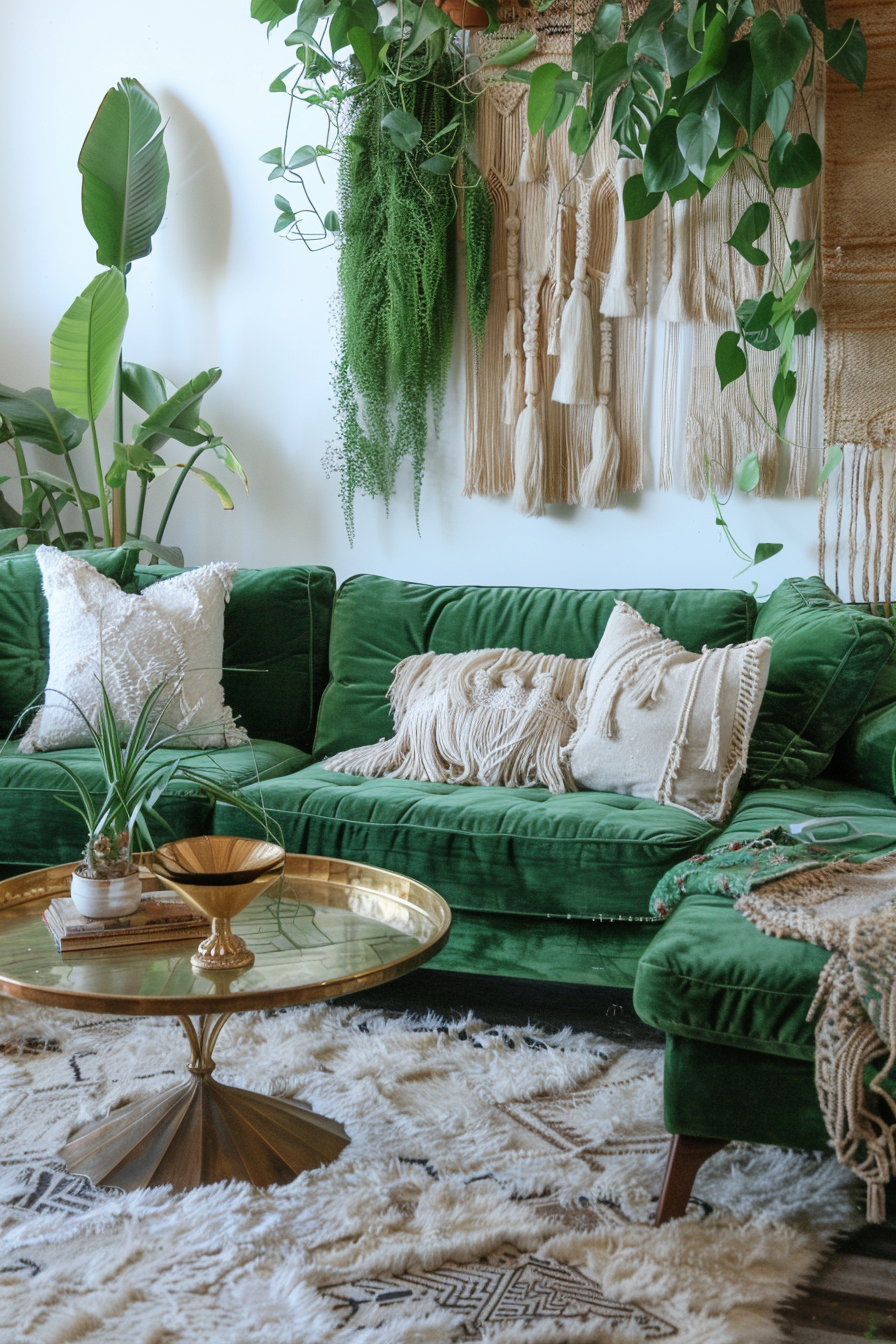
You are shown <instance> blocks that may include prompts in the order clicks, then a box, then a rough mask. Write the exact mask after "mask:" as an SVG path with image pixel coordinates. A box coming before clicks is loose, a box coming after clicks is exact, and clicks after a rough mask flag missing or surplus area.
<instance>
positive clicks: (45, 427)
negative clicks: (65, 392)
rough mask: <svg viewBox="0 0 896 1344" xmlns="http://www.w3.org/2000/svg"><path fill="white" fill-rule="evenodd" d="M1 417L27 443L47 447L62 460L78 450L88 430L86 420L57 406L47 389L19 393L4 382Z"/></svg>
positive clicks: (1, 387)
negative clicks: (63, 455)
mask: <svg viewBox="0 0 896 1344" xmlns="http://www.w3.org/2000/svg"><path fill="white" fill-rule="evenodd" d="M0 415H2V416H4V417H5V418H6V419H7V420H8V421H9V422H10V424H11V425H12V427H13V429H14V430H15V432H16V434H17V435H18V437H19V438H20V439H22V440H24V442H25V443H33V444H35V445H36V446H37V447H38V448H46V450H47V452H49V453H55V454H56V455H57V456H58V457H61V456H62V454H63V453H65V452H71V451H72V449H73V448H77V446H78V444H79V443H80V442H81V440H82V438H83V437H84V431H85V430H86V428H87V421H86V420H82V419H79V418H78V417H77V416H74V415H72V414H71V412H69V411H66V410H64V409H63V408H62V407H61V406H57V405H56V403H55V402H54V400H53V398H52V396H51V395H50V393H49V392H48V391H47V389H46V388H45V387H32V388H30V389H29V390H28V391H27V392H17V391H16V389H15V388H14V387H7V386H6V385H5V384H4V383H0Z"/></svg>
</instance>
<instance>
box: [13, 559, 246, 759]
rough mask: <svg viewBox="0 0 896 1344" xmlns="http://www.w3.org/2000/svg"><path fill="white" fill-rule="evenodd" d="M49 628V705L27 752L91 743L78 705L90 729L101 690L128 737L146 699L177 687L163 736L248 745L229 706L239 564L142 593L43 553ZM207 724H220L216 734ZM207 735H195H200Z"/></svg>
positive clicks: (209, 568) (26, 740) (187, 742)
mask: <svg viewBox="0 0 896 1344" xmlns="http://www.w3.org/2000/svg"><path fill="white" fill-rule="evenodd" d="M36 554H37V559H38V562H39V564H40V568H41V573H42V574H43V587H44V593H45V594H46V598H47V608H48V615H49V622H50V668H49V676H48V679H47V689H46V691H45V693H44V703H43V706H42V707H41V708H40V709H39V710H38V712H37V714H36V716H35V718H34V720H33V722H32V723H31V726H30V727H29V729H28V731H27V733H26V734H25V736H24V737H23V739H22V742H21V744H20V746H19V750H20V751H24V752H33V751H54V750H58V749H61V748H63V747H82V746H89V745H90V737H89V735H88V733H87V730H86V727H85V725H84V722H83V720H82V719H81V718H80V716H79V715H78V714H77V713H76V712H75V710H74V709H73V708H72V704H71V702H72V701H74V702H75V704H76V705H78V706H79V708H80V709H81V711H82V713H83V714H84V715H85V717H86V718H88V719H89V720H90V722H91V723H94V724H95V723H96V722H97V718H98V715H99V710H100V704H101V693H100V682H99V678H100V675H102V679H103V683H104V685H105V687H106V691H107V693H108V695H109V699H110V700H111V701H112V705H113V708H114V710H115V717H116V719H117V720H118V724H119V727H120V729H121V733H122V736H123V737H124V738H126V737H127V735H128V733H129V731H130V729H131V728H132V727H133V725H134V723H135V722H136V719H137V716H138V714H139V713H140V710H141V709H142V707H143V704H144V701H145V700H146V697H147V696H148V695H149V693H150V691H152V690H153V689H154V688H155V687H156V686H158V685H159V684H160V683H162V682H165V683H167V685H168V690H166V691H165V692H164V693H163V695H162V697H161V703H164V701H165V700H167V699H168V696H169V695H172V697H173V698H172V699H171V702H170V704H169V705H168V707H167V709H166V710H165V714H164V717H163V720H162V722H163V725H164V726H163V727H162V728H160V729H159V736H162V735H166V731H165V730H166V729H167V732H169V733H171V732H177V733H179V734H180V733H182V734H184V736H183V737H182V738H181V739H180V740H179V742H178V745H183V746H191V747H200V748H205V747H224V746H227V747H232V746H236V745H238V744H239V743H242V742H247V741H248V740H249V739H248V737H247V735H246V732H245V730H244V729H242V728H238V727H237V726H236V724H235V723H234V721H233V714H232V713H231V711H230V709H229V708H228V706H227V705H225V703H224V689H223V687H222V685H221V671H222V662H223V657H224V605H225V603H226V602H227V600H228V598H229V596H230V589H231V587H232V586H233V576H234V574H235V573H236V572H237V568H238V566H236V565H226V564H216V565H204V566H202V568H201V569H192V570H188V571H187V572H186V573H184V574H178V575H176V576H175V577H174V578H173V579H161V580H160V581H159V582H158V583H154V584H152V585H151V586H150V587H149V588H147V589H145V590H144V591H143V592H142V593H124V592H122V590H121V589H120V588H119V586H118V584H117V583H113V581H112V580H111V579H107V578H106V577H105V576H104V575H102V574H100V573H99V572H98V571H97V570H96V569H94V567H93V565H89V564H88V563H87V561H86V560H77V559H75V558H74V557H73V556H70V555H66V554H65V553H64V552H62V551H57V550H56V549H55V547H53V546H40V547H38V549H37V552H36ZM208 725H214V727H211V728H210V727H209V726H208ZM192 727H196V728H200V727H201V728H203V729H204V730H205V731H203V732H198V733H196V732H192V733H191V731H190V730H191V728H192Z"/></svg>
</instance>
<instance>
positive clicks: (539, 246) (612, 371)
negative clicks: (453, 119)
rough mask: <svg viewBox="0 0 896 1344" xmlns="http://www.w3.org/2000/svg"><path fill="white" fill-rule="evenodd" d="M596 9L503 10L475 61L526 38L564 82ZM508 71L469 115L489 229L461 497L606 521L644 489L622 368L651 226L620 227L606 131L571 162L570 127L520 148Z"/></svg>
mask: <svg viewBox="0 0 896 1344" xmlns="http://www.w3.org/2000/svg"><path fill="white" fill-rule="evenodd" d="M596 9H597V5H596V4H595V3H594V0H579V3H578V4H576V6H575V18H574V19H573V7H572V5H570V4H564V3H562V0H560V3H557V4H555V5H553V6H552V7H551V9H550V10H549V11H547V12H546V13H544V14H537V13H534V12H533V11H531V10H527V11H526V15H525V18H521V17H520V16H519V15H518V14H517V13H516V12H509V13H508V12H507V11H503V12H502V15H503V17H505V19H506V21H505V22H504V23H503V24H502V25H501V27H500V28H499V29H498V31H497V32H495V33H494V34H489V35H487V36H483V37H481V38H480V39H479V55H480V57H481V59H482V61H483V63H484V64H486V65H487V61H488V57H489V54H490V52H493V51H495V50H497V48H498V47H499V46H500V44H502V43H504V42H505V41H506V39H507V38H508V37H513V36H515V35H516V34H517V33H518V32H520V31H521V30H522V29H523V28H529V29H530V30H531V29H532V28H534V29H535V30H536V31H537V33H538V51H537V54H536V55H535V56H533V57H532V58H530V60H528V61H526V62H524V63H523V67H522V68H524V69H528V70H532V69H534V68H535V67H536V66H537V65H538V64H540V63H542V62H544V61H548V60H550V61H555V62H556V63H557V64H559V65H564V66H565V67H566V68H569V65H570V60H571V49H572V45H573V41H574V39H575V37H580V36H582V34H583V33H585V32H588V31H589V29H590V28H591V25H592V23H593V21H594V14H595V11H596ZM502 73H503V72H502V71H500V70H498V69H495V70H494V77H493V78H490V77H489V76H490V72H489V71H488V69H485V70H484V71H483V74H482V78H483V84H484V89H483V93H482V96H481V98H480V100H479V104H478V108H477V135H476V148H477V159H478V163H479V168H480V171H481V172H482V174H483V176H484V178H485V180H486V182H487V184H488V188H489V192H490V194H491V197H492V203H493V206H494V215H495V225H494V234H493V239H492V302H491V307H490V310H489V318H488V323H487V325H486V330H485V339H484V342H483V344H482V348H481V350H477V349H476V348H475V347H474V345H473V342H472V341H471V342H469V345H468V351H467V356H468V359H467V369H468V376H467V432H466V481H465V493H466V494H468V495H476V494H478V495H505V494H511V495H512V496H513V503H514V507H515V508H517V509H518V510H519V511H520V512H522V513H526V514H536V515H537V514H541V513H543V512H544V508H545V505H546V504H548V503H552V502H560V503H565V504H584V505H588V506H592V507H595V506H596V507H599V508H608V507H611V506H612V505H614V504H615V503H616V499H617V496H618V494H619V491H620V490H640V489H641V488H642V484H643V429H642V407H643V396H644V380H643V377H639V378H620V377H618V375H617V370H618V369H620V368H628V369H635V368H636V369H639V370H643V369H644V365H645V359H646V344H645V342H646V298H647V241H646V237H647V228H646V226H645V225H643V224H635V225H629V226H628V227H621V228H618V227H617V221H618V218H619V215H620V213H621V205H620V200H621V188H622V181H623V180H624V175H625V174H626V173H627V172H628V171H630V165H629V163H628V162H627V161H625V160H622V161H621V162H618V163H617V158H616V148H615V146H614V144H613V142H612V140H611V138H610V129H609V117H607V118H606V119H605V124H604V129H603V131H602V134H601V135H600V137H599V138H598V140H597V141H596V142H595V144H594V145H593V147H592V149H591V151H590V153H589V154H588V155H587V157H586V158H585V159H584V160H579V159H576V158H575V157H574V156H573V155H572V154H571V153H570V150H569V146H568V142H567V136H566V129H565V127H563V128H561V130H558V131H557V132H556V133H555V134H554V135H552V136H551V137H550V138H549V139H548V140H547V141H545V139H544V136H543V135H542V133H539V135H538V136H537V137H535V138H534V139H533V138H532V137H531V136H530V134H529V130H528V127H527V124H526V95H527V92H528V90H527V87H526V85H524V84H517V83H510V82H504V81H503V80H502V79H501V75H502ZM631 166H633V165H631ZM617 244H618V245H617Z"/></svg>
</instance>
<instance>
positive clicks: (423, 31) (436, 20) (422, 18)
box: [331, 0, 448, 56]
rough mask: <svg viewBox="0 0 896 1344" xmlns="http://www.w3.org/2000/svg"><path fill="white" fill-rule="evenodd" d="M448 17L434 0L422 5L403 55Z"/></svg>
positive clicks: (421, 41)
mask: <svg viewBox="0 0 896 1344" xmlns="http://www.w3.org/2000/svg"><path fill="white" fill-rule="evenodd" d="M374 8H375V6H374ZM337 12H338V11H337ZM377 17H378V16H377ZM447 17H448V16H447V15H446V14H444V13H443V12H442V10H441V9H437V8H436V6H435V5H434V4H432V0H430V3H429V4H424V5H421V6H420V8H419V9H418V10H417V13H416V15H415V16H414V22H413V24H412V25H411V31H410V32H409V33H408V36H407V38H406V39H405V44H404V47H403V49H402V50H403V55H404V56H410V55H411V54H412V53H413V52H415V51H416V50H417V48H418V47H420V46H422V45H423V43H424V42H425V41H426V39H427V38H428V37H432V35H433V33H436V32H438V31H439V29H440V28H442V27H443V26H444V23H445V20H446V19H447ZM331 26H332V25H331Z"/></svg>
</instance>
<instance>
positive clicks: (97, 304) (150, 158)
mask: <svg viewBox="0 0 896 1344" xmlns="http://www.w3.org/2000/svg"><path fill="white" fill-rule="evenodd" d="M78 169H79V171H80V173H81V179H82V181H81V212H82V215H83V218H84V223H85V224H86V226H87V228H88V230H89V232H90V234H91V236H92V237H93V239H94V241H95V242H96V245H97V252H96V257H97V261H98V262H99V264H100V265H101V266H102V267H104V268H105V269H104V270H102V271H101V272H100V273H99V275H96V276H95V277H94V278H93V279H92V280H91V282H90V284H89V285H88V286H87V288H86V289H85V290H84V291H83V293H81V294H79V295H78V297H77V298H76V299H75V300H74V302H73V303H72V304H71V305H70V307H69V308H68V309H67V311H66V312H65V313H64V314H63V316H62V318H61V320H60V322H59V324H58V326H57V327H56V330H55V331H54V332H53V335H52V337H51V338H50V359H51V364H50V378H49V382H50V386H49V389H47V388H42V387H35V388H31V389H30V390H28V391H26V392H20V391H17V390H16V389H15V388H12V387H7V386H5V385H4V384H2V383H0V444H3V443H6V444H8V445H9V446H10V448H11V450H12V454H13V457H14V463H15V471H14V473H12V472H11V473H10V474H9V475H7V476H2V477H0V551H8V550H12V549H20V548H21V547H22V546H23V545H24V546H26V547H27V546H35V545H40V544H50V545H56V546H59V547H60V548H61V549H63V550H71V549H74V548H78V549H81V548H88V549H90V548H93V547H95V546H109V545H127V546H131V547H133V548H135V549H139V550H145V551H147V552H148V553H149V554H150V555H151V556H153V557H154V558H159V559H166V560H171V561H173V562H175V563H177V562H178V561H180V560H181V559H182V557H181V555H180V552H179V551H177V550H176V549H175V548H172V547H166V546H164V545H163V544H162V542H163V537H164V534H165V529H166V527H167V526H168V522H169V519H170V516H171V510H172V508H173V506H174V503H175V501H176V500H177V497H178V495H179V494H180V491H181V489H182V487H183V485H184V484H185V482H186V480H187V479H188V477H190V476H191V475H192V476H195V477H196V478H197V479H198V480H200V481H202V482H203V484H205V485H207V486H209V487H210V488H211V489H212V490H213V491H214V492H215V494H216V495H217V496H218V498H219V500H220V501H221V503H222V505H223V507H224V508H225V509H232V508H233V500H232V499H231V497H230V494H229V493H228V491H227V489H226V488H225V486H224V485H223V484H222V483H221V481H219V480H218V478H217V477H216V476H214V475H213V474H212V473H211V472H210V471H206V470H205V469H204V468H201V467H198V466H197V465H196V463H197V462H198V460H199V458H200V457H201V456H202V455H203V454H204V453H209V452H210V453H213V454H214V455H215V456H216V457H217V458H218V459H219V460H220V461H221V462H222V463H223V465H224V466H225V467H226V469H227V470H228V471H230V472H232V473H233V474H234V475H236V476H237V477H238V478H239V480H240V481H241V483H242V485H243V487H244V488H245V489H246V491H247V492H248V482H247V480H246V474H245V472H244V471H243V468H242V466H241V465H240V463H239V462H238V460H237V458H236V457H235V455H234V454H233V452H232V451H231V450H230V448H228V447H227V445H226V444H225V443H224V441H223V439H222V438H221V437H220V435H217V434H215V432H214V430H213V429H212V427H211V425H210V424H209V423H208V421H207V420H204V419H203V418H202V415H201V409H202V399H203V397H204V395H205V393H206V392H207V391H208V390H209V389H210V388H212V387H214V385H215V383H217V382H218V380H219V378H220V377H221V370H220V369H217V368H211V369H205V370H203V371H202V372H201V373H198V374H197V375H196V376H195V377H194V378H191V379H190V381H189V382H188V383H185V384H184V385H183V386H182V387H177V386H176V385H175V384H173V383H171V382H169V381H168V379H167V378H165V377H164V376H163V375H162V374H160V373H157V372H156V371H155V370H154V369H150V368H147V367H146V366H145V365H143V364H134V363H130V362H127V361H125V360H124V358H123V356H122V344H123V341H124V335H125V330H126V327H127V320H128V298H127V275H128V272H129V271H130V269H131V266H132V265H133V263H134V262H135V261H138V260H139V259H140V258H141V257H146V256H148V255H149V253H150V252H151V251H152V239H153V236H154V234H155V232H156V230H157V229H158V227H159V225H160V223H161V222H162V218H163V216H164V213H165V203H166V199H167V194H168V178H169V172H168V156H167V154H166V152H165V144H164V127H163V126H162V118H161V113H160V112H159V107H158V104H157V102H156V100H155V99H154V98H153V97H152V95H151V94H149V93H147V91H146V89H144V88H143V86H142V85H141V84H140V83H138V81H137V80H136V79H122V80H121V81H120V82H119V84H118V85H117V86H116V87H115V88H114V89H110V90H109V91H108V93H107V94H106V96H105V98H104V99H103V101H102V103H101V104H100V107H99V110H98V112H97V114H96V117H95V118H94V121H93V125H92V126H91V127H90V130H89V131H88V133H87V138H86V139H85V141H84V144H83V145H82V147H81V153H80V155H79V157H78ZM110 398H111V400H112V412H113V428H112V441H111V443H109V444H107V445H102V444H101V442H100V432H99V429H98V420H99V417H100V414H101V412H102V411H103V410H104V408H105V407H106V406H107V405H108V403H109V400H110ZM126 401H128V402H131V403H132V404H133V405H134V406H135V407H137V409H138V410H139V411H141V412H142V413H143V417H144V418H143V419H142V420H139V421H138V422H137V423H136V424H135V425H134V426H133V430H132V432H131V436H130V440H129V441H127V440H126V438H125V433H124V408H125V402H126ZM88 434H89V446H90V449H92V461H90V462H89V464H85V462H84V460H83V459H84V457H85V456H86V455H85V453H84V451H83V450H81V452H78V451H77V450H78V449H79V448H80V445H81V443H82V440H83V439H84V438H85V435H88ZM25 444H31V445H33V446H34V447H36V448H42V449H44V450H45V451H46V452H49V453H52V454H53V455H54V456H56V457H58V458H59V459H60V471H61V472H62V473H64V474H61V475H55V474H53V473H51V472H48V471H43V470H32V469H30V467H29V464H28V460H27V458H26V456H25V450H24V445H25ZM168 444H173V445H177V446H178V447H179V448H182V449H185V450H187V451H186V452H185V453H184V454H183V456H184V458H185V460H184V461H181V462H171V461H166V459H165V457H163V456H162V455H161V450H162V449H163V448H165V446H166V445H168ZM174 451H175V452H176V453H177V449H175V450H174ZM178 455H180V454H178ZM85 471H87V472H89V473H90V478H89V479H90V486H91V489H85V487H84V485H83V484H82V476H83V475H84V472H85ZM171 472H173V473H174V475H173V476H169V473H171ZM132 475H133V476H134V477H135V478H136V483H137V493H136V504H135V505H134V509H133V514H132V515H131V514H130V512H129V502H128V488H127V487H128V481H129V478H130V477H131V476H132ZM166 476H167V477H168V478H169V481H170V489H169V491H168V496H167V499H166V501H165V504H164V507H163V510H162V514H161V520H160V523H159V526H158V528H157V529H156V531H155V534H154V535H153V536H148V535H146V534H145V533H144V530H143V529H144V510H145V506H146V497H147V492H148V490H149V489H150V487H151V486H152V485H154V484H155V483H156V482H157V481H161V479H162V478H163V477H166ZM13 481H15V482H17V483H18V485H19V488H20V490H21V508H20V509H16V508H15V507H14V506H13V505H12V504H11V503H10V502H9V501H8V500H7V499H6V498H5V496H4V494H3V487H4V486H5V485H7V484H8V483H10V482H13ZM69 505H71V506H73V508H74V509H76V510H77V515H78V519H79V521H78V522H77V523H76V524H75V525H72V524H71V523H70V522H69V521H68V518H66V517H65V516H64V514H63V511H64V510H65V508H66V506H69ZM68 517H69V518H70V517H71V512H70V513H69V516H68Z"/></svg>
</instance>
